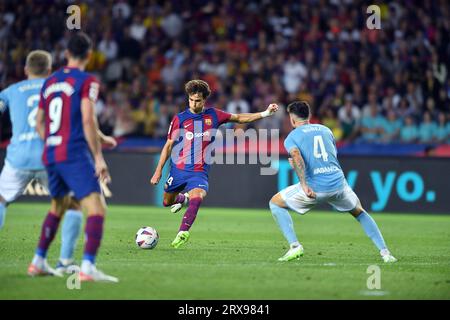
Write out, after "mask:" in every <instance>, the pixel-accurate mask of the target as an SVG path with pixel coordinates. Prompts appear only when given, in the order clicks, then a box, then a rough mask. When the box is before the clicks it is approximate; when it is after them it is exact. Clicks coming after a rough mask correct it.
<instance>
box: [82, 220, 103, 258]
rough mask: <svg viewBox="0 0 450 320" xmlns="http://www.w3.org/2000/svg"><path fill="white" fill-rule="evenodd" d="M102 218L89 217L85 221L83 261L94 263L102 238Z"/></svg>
mask: <svg viewBox="0 0 450 320" xmlns="http://www.w3.org/2000/svg"><path fill="white" fill-rule="evenodd" d="M103 221H104V217H103V216H100V215H92V216H89V217H88V218H87V220H86V229H85V232H86V243H85V245H84V254H83V260H88V261H90V262H92V263H95V257H96V255H97V250H98V248H99V247H100V242H101V240H102V236H103Z"/></svg>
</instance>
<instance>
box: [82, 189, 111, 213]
mask: <svg viewBox="0 0 450 320" xmlns="http://www.w3.org/2000/svg"><path fill="white" fill-rule="evenodd" d="M102 198H103V196H102V195H101V194H100V193H98V192H93V193H91V194H89V195H88V196H86V197H84V198H83V199H81V206H82V207H83V208H84V209H85V210H86V212H87V215H88V216H91V215H105V213H106V205H105V203H104V201H102Z"/></svg>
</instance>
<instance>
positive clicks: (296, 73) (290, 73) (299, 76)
mask: <svg viewBox="0 0 450 320" xmlns="http://www.w3.org/2000/svg"><path fill="white" fill-rule="evenodd" d="M283 72H284V75H283V83H284V89H285V90H286V91H287V92H288V93H295V92H297V90H298V89H299V88H300V84H301V83H302V81H303V79H304V78H305V77H306V74H307V72H308V70H306V67H305V66H304V65H303V64H302V63H301V62H300V61H298V60H297V59H296V58H295V56H294V55H290V56H289V59H288V61H286V63H285V64H284V67H283Z"/></svg>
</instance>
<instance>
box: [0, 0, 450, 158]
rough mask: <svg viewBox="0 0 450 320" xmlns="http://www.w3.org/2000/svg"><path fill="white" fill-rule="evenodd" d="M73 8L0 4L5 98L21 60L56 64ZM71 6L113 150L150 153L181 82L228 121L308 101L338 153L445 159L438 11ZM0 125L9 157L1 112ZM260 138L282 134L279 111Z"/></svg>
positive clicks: (395, 5) (449, 127) (176, 107)
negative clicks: (205, 89)
mask: <svg viewBox="0 0 450 320" xmlns="http://www.w3.org/2000/svg"><path fill="white" fill-rule="evenodd" d="M70 4H72V1H39V0H36V1H0V89H3V88H5V87H6V86H8V85H9V84H11V83H13V82H16V81H19V80H22V79H23V78H24V73H23V65H24V61H25V57H26V55H27V53H28V52H29V51H30V50H34V49H45V50H48V51H50V52H51V53H52V55H53V58H54V68H58V67H60V66H61V65H63V63H64V56H63V52H64V48H65V44H66V42H67V39H68V36H69V35H70V31H68V30H67V28H66V26H65V21H66V18H67V17H68V15H67V14H66V8H67V6H68V5H70ZM78 4H79V5H80V7H81V12H82V17H81V26H82V30H83V31H85V32H87V33H88V34H89V35H90V36H91V37H92V38H93V40H94V42H95V51H94V55H93V59H92V60H91V62H90V64H89V66H88V69H89V71H91V72H93V73H96V74H97V75H98V77H99V78H100V79H101V80H102V83H103V88H102V90H101V91H102V93H101V99H100V101H99V103H98V105H97V114H98V117H99V123H100V125H101V129H102V130H103V131H104V132H105V133H107V134H112V135H114V136H116V137H121V139H120V145H119V150H159V149H160V148H161V146H162V143H163V140H164V138H165V135H166V132H167V129H168V126H169V123H170V119H171V117H172V116H173V115H174V114H176V113H177V112H179V111H180V110H182V109H184V108H185V105H186V98H185V96H184V93H183V84H184V82H185V81H187V80H189V79H192V78H202V79H204V80H206V81H208V82H209V84H210V85H211V87H212V89H213V95H212V97H211V98H210V100H209V104H210V105H214V106H216V107H218V108H222V109H224V110H226V111H230V112H256V111H261V110H263V109H265V107H266V106H267V105H268V104H269V103H271V102H279V103H280V104H281V105H283V106H286V104H287V103H288V102H290V101H292V100H296V99H302V100H308V101H309V102H310V103H311V105H312V106H313V109H314V117H313V121H314V122H319V123H323V124H325V125H327V126H329V127H330V128H331V129H332V130H333V132H334V134H335V136H336V138H337V140H338V142H339V143H338V145H339V149H340V152H341V153H343V154H358V155H361V154H364V155H367V154H378V155H416V156H417V155H418V156H424V155H428V156H433V155H435V156H450V150H449V149H450V147H449V145H448V144H449V143H450V111H449V110H450V80H449V77H448V71H449V69H450V58H449V57H450V17H449V12H450V10H449V6H450V5H449V2H448V1H446V0H441V1H390V2H389V3H387V2H381V1H348V0H347V1H345V0H342V1H339V0H334V1H329V2H327V1H314V0H309V1H283V2H279V1H244V0H237V1H231V0H223V1H206V0H193V1H177V0H172V1H156V0H136V1H111V0H109V1H79V2H78ZM370 4H377V5H379V6H380V8H381V17H382V21H381V30H369V29H367V28H366V19H367V17H368V15H367V14H366V8H367V6H368V5H370ZM0 125H1V128H0V129H1V130H0V140H1V143H2V144H1V145H2V146H4V145H5V144H6V143H7V141H8V139H9V136H10V124H9V120H8V115H7V113H6V114H4V115H3V116H2V119H1V123H0ZM239 127H240V128H245V127H242V126H239ZM255 128H267V129H274V128H280V129H281V138H283V137H284V136H286V134H287V133H288V132H289V131H290V130H291V128H290V125H289V121H288V119H287V117H286V116H285V113H284V112H280V113H279V115H278V116H276V117H271V118H267V119H264V120H263V121H260V122H257V123H255ZM280 150H283V149H282V148H281V149H280Z"/></svg>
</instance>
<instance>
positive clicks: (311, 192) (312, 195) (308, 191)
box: [302, 185, 316, 199]
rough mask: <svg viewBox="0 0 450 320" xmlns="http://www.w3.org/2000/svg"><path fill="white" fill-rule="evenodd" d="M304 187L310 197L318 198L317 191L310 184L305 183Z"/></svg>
mask: <svg viewBox="0 0 450 320" xmlns="http://www.w3.org/2000/svg"><path fill="white" fill-rule="evenodd" d="M302 188H303V191H304V192H305V194H306V195H307V196H308V198H311V199H315V198H316V193H315V192H314V191H313V189H311V188H310V187H309V186H306V185H305V186H302Z"/></svg>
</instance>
